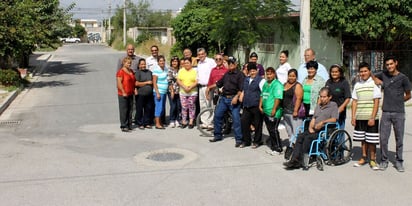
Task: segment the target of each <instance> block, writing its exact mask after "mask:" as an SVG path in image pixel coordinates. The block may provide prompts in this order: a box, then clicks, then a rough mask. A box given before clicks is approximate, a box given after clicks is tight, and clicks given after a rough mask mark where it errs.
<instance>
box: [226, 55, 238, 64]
mask: <svg viewBox="0 0 412 206" xmlns="http://www.w3.org/2000/svg"><path fill="white" fill-rule="evenodd" d="M227 62H228V63H229V64H230V63H232V64H235V63H237V59H236V58H235V57H232V56H230V57H229V59H228V60H227Z"/></svg>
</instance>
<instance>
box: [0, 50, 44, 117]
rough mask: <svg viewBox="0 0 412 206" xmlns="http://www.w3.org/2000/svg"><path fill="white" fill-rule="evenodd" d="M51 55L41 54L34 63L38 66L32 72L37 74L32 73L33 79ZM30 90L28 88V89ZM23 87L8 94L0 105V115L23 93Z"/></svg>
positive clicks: (40, 71)
mask: <svg viewBox="0 0 412 206" xmlns="http://www.w3.org/2000/svg"><path fill="white" fill-rule="evenodd" d="M51 56H52V55H51V54H43V55H42V56H40V57H38V58H37V59H36V61H39V64H38V65H37V66H36V69H35V70H34V71H38V72H33V77H34V75H35V74H36V73H42V72H43V70H44V68H45V67H46V65H47V61H48V60H49V59H50V58H51ZM35 80H36V79H35ZM28 88H30V87H28ZM23 89H24V86H20V87H19V88H18V89H16V90H15V91H12V92H10V94H9V95H8V96H7V97H6V99H5V100H4V101H3V102H2V103H0V104H1V105H0V115H1V114H3V112H4V111H5V110H6V109H7V107H9V105H10V104H11V103H12V102H13V100H14V99H16V97H17V95H19V94H20V92H21V91H23Z"/></svg>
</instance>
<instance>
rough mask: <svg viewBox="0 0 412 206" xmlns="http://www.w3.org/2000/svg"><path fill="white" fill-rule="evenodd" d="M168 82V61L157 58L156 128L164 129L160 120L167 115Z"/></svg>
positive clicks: (155, 69)
mask: <svg viewBox="0 0 412 206" xmlns="http://www.w3.org/2000/svg"><path fill="white" fill-rule="evenodd" d="M168 87H169V84H168V82H167V67H166V59H165V57H164V56H163V55H159V56H158V57H157V65H156V66H155V68H154V69H153V96H154V102H155V112H154V113H155V115H154V116H155V127H156V129H164V127H163V123H164V122H161V120H160V118H161V117H162V116H164V115H165V107H166V94H167V89H168Z"/></svg>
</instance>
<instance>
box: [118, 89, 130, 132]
mask: <svg viewBox="0 0 412 206" xmlns="http://www.w3.org/2000/svg"><path fill="white" fill-rule="evenodd" d="M117 98H118V100H119V116H120V128H131V126H132V106H133V95H130V96H127V97H123V96H119V95H118V96H117Z"/></svg>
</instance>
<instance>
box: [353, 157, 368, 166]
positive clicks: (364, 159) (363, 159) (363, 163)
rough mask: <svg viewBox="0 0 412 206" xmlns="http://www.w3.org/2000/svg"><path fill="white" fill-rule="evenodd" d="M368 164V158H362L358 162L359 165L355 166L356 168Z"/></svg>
mask: <svg viewBox="0 0 412 206" xmlns="http://www.w3.org/2000/svg"><path fill="white" fill-rule="evenodd" d="M366 163H367V162H366V157H362V158H360V160H359V161H358V162H357V163H355V164H354V165H353V166H354V167H360V166H363V165H365V164H366Z"/></svg>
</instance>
